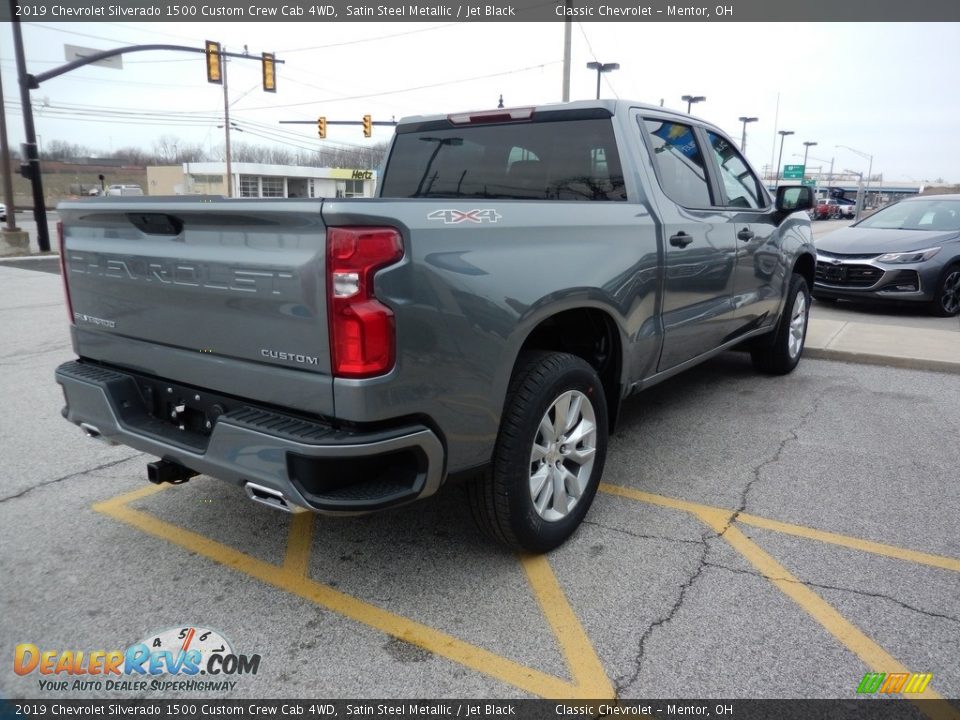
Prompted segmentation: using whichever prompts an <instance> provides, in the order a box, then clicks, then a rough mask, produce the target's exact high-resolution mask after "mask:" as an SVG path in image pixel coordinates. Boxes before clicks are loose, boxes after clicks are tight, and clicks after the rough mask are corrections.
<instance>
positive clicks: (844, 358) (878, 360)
mask: <svg viewBox="0 0 960 720" xmlns="http://www.w3.org/2000/svg"><path fill="white" fill-rule="evenodd" d="M803 356H804V357H807V358H811V359H814V360H835V361H837V362H846V363H856V364H859V365H880V366H884V367H894V368H901V369H904V370H927V371H931V372H943V373H960V362H950V361H947V360H929V359H926V358H911V357H896V356H893V355H875V354H873V353H862V352H853V351H850V350H832V349H828V348H817V347H809V346H807V347H805V348H804V349H803Z"/></svg>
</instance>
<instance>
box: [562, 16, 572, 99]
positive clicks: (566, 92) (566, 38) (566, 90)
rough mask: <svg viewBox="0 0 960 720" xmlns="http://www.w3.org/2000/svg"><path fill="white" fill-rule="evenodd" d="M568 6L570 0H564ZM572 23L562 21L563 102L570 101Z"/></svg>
mask: <svg viewBox="0 0 960 720" xmlns="http://www.w3.org/2000/svg"><path fill="white" fill-rule="evenodd" d="M566 5H567V7H569V6H570V0H567V2H566ZM572 27H573V23H572V22H571V21H570V20H569V18H568V19H567V20H564V22H563V102H570V39H571V38H570V36H571V34H572Z"/></svg>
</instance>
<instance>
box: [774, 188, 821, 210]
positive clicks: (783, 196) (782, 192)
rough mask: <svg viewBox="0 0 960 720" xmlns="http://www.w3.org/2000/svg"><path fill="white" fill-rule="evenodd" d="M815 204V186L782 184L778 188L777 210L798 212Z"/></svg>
mask: <svg viewBox="0 0 960 720" xmlns="http://www.w3.org/2000/svg"><path fill="white" fill-rule="evenodd" d="M814 205H815V199H814V196H813V188H809V187H807V186H806V185H781V186H780V187H778V188H777V201H776V207H777V210H780V211H781V212H797V211H798V210H810V209H811V208H812V207H813V206H814Z"/></svg>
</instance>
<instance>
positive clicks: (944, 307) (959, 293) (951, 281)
mask: <svg viewBox="0 0 960 720" xmlns="http://www.w3.org/2000/svg"><path fill="white" fill-rule="evenodd" d="M930 312H932V313H933V314H934V315H937V316H939V317H953V316H954V315H956V314H957V313H960V263H954V264H953V265H951V266H950V267H948V268H947V269H946V270H944V271H943V275H942V276H941V278H940V282H939V283H937V290H936V292H935V293H934V295H933V302H931V303H930Z"/></svg>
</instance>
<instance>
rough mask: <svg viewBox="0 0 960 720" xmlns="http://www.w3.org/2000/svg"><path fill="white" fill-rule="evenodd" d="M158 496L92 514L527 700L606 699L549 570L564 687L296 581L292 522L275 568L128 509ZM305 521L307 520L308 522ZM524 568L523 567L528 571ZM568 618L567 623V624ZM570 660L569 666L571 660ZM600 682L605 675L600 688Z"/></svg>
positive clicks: (540, 571)
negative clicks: (566, 671) (564, 662)
mask: <svg viewBox="0 0 960 720" xmlns="http://www.w3.org/2000/svg"><path fill="white" fill-rule="evenodd" d="M160 489H162V488H158V487H148V488H143V489H140V490H137V491H135V492H132V493H127V494H126V495H121V496H118V497H116V498H113V499H111V500H107V501H105V502H102V503H97V504H96V505H94V506H93V507H94V510H96V511H98V512H101V513H103V514H105V515H108V516H110V517H113V518H115V519H116V520H119V521H121V522H124V523H126V524H128V525H131V526H133V527H135V528H137V529H139V530H140V531H142V532H144V533H146V534H148V535H152V536H153V537H156V538H159V539H161V540H165V541H167V542H169V543H171V544H173V545H177V546H179V547H182V548H184V549H185V550H189V551H191V552H194V553H196V554H198V555H202V556H204V557H206V558H209V559H210V560H213V561H214V562H216V563H219V564H221V565H224V566H225V567H228V568H232V569H234V570H237V571H239V572H242V573H244V574H246V575H249V576H250V577H253V578H255V579H257V580H260V581H261V582H264V583H267V584H268V585H272V586H274V587H276V588H279V589H281V590H285V591H286V592H289V593H291V594H293V595H297V596H299V597H302V598H304V599H306V600H309V601H310V602H313V603H315V604H317V605H321V606H323V607H326V608H327V609H329V610H332V611H333V612H336V613H339V614H341V615H343V616H345V617H347V618H350V619H351V620H355V621H357V622H360V623H363V624H364V625H368V626H370V627H372V628H375V629H377V630H380V631H381V632H383V633H386V634H387V635H391V636H393V637H395V638H398V639H400V640H403V641H405V642H408V643H411V644H413V645H416V646H418V647H421V648H423V649H424V650H427V651H429V652H431V653H434V654H436V655H438V656H441V657H444V658H446V659H448V660H451V661H453V662H456V663H459V664H460V665H464V666H466V667H468V668H470V669H472V670H476V671H477V672H480V673H483V674H485V675H489V676H491V677H493V678H496V679H498V680H501V681H503V682H505V683H508V684H510V685H514V686H515V687H518V688H520V689H521V690H524V691H526V692H529V693H531V694H533V695H539V696H541V697H548V698H571V699H595V698H596V697H597V693H598V692H600V690H601V689H602V688H604V687H605V688H606V689H607V694H608V695H609V696H611V697H612V695H613V692H612V688H610V685H609V681H606V682H605V683H604V682H603V681H601V680H600V678H599V675H598V673H602V672H603V669H602V666H601V665H600V661H599V659H597V658H596V652H595V651H594V649H593V647H592V646H591V645H590V643H589V640H588V639H587V637H586V634H585V633H584V632H583V630H582V628H580V627H579V622H576V621H575V616H574V615H573V611H572V610H570V609H569V604H568V603H567V601H566V598H565V597H564V596H563V593H562V592H561V591H560V590H559V585H558V584H557V581H556V578H555V576H553V572H552V570H550V567H549V565H540V564H538V563H533V565H532V570H531V571H529V572H528V577H529V576H530V573H531V572H532V577H533V580H532V587H533V591H534V594H535V595H536V597H537V598H538V601H540V599H541V598H549V601H550V602H551V604H554V603H555V604H556V606H555V607H552V608H551V610H550V614H549V615H548V617H547V620H548V622H549V624H550V626H551V628H552V629H555V630H556V629H557V628H558V627H559V628H560V629H561V631H562V633H563V634H562V637H558V641H559V643H560V645H561V648H562V650H563V653H564V656H565V657H566V658H567V659H568V664H569V665H570V670H571V673H572V674H573V676H574V681H573V682H570V681H568V680H563V679H561V678H558V677H555V676H553V675H550V674H547V673H544V672H542V671H540V670H536V669H534V668H530V667H527V666H525V665H522V664H520V663H518V662H515V661H513V660H509V659H507V658H505V657H501V656H500V655H497V654H495V653H493V652H490V651H489V650H484V649H483V648H479V647H477V646H475V645H471V644H470V643H467V642H464V641H463V640H460V639H458V638H456V637H453V636H452V635H449V634H447V633H444V632H442V631H439V630H436V629H434V628H431V627H429V626H427V625H424V624H422V623H418V622H416V621H414V620H410V619H409V618H405V617H403V616H401V615H397V614H395V613H392V612H389V611H388V610H383V609H381V608H378V607H376V606H375V605H371V604H369V603H366V602H363V601H362V600H358V599H357V598H354V597H352V596H350V595H347V594H345V593H342V592H339V591H337V590H334V589H333V588H331V587H329V586H328V585H324V584H322V583H319V582H316V581H315V580H312V579H310V578H308V577H305V576H304V575H303V574H301V571H305V569H306V564H307V561H308V558H309V546H310V537H309V536H310V534H311V525H308V523H307V521H306V520H302V519H300V517H299V516H298V515H294V518H293V525H292V526H291V532H290V536H289V538H288V545H287V553H286V557H285V561H284V564H283V565H282V566H278V565H274V564H272V563H268V562H265V561H263V560H259V559H257V558H254V557H251V556H250V555H247V554H245V553H243V552H240V551H239V550H235V549H233V548H231V547H228V546H226V545H223V544H221V543H218V542H216V541H214V540H211V539H209V538H207V537H204V536H203V535H199V534H198V533H195V532H192V531H190V530H187V529H185V528H182V527H178V526H176V525H173V524H170V523H167V522H164V521H163V520H160V519H159V518H157V517H155V516H153V515H150V514H148V513H145V512H142V511H140V510H135V509H133V508H131V507H129V505H128V503H130V502H133V501H134V500H137V499H140V498H142V497H145V496H147V495H150V494H152V493H154V492H157V491H158V490H160ZM308 517H309V518H310V519H311V520H312V516H308ZM527 567H528V565H527V564H524V569H525V570H527ZM571 618H574V622H571ZM574 655H576V657H575V658H574V660H573V662H571V661H570V658H571V657H573V656H574ZM605 679H606V676H605V675H604V680H605Z"/></svg>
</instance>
